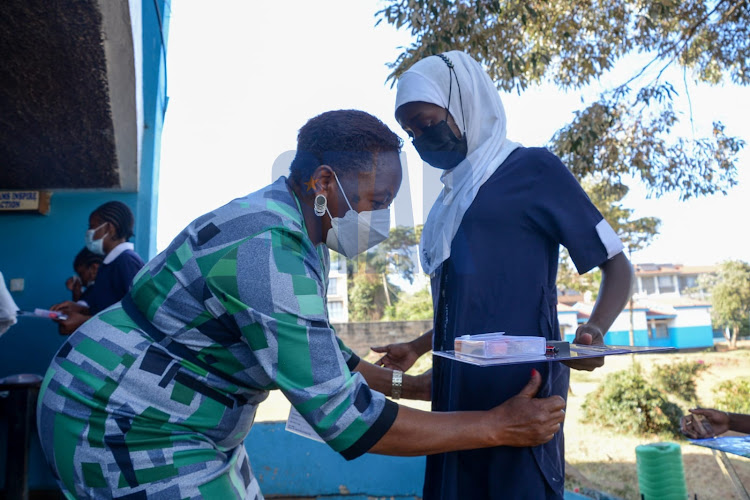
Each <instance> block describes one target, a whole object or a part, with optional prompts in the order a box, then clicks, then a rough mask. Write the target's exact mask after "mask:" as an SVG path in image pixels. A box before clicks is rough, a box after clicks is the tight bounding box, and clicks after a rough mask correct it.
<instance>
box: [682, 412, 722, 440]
mask: <svg viewBox="0 0 750 500" xmlns="http://www.w3.org/2000/svg"><path fill="white" fill-rule="evenodd" d="M689 411H690V415H685V416H684V417H682V418H681V419H680V431H682V433H683V434H685V435H686V436H687V437H689V438H690V439H706V438H712V437H716V436H718V435H719V434H724V433H725V432H727V431H728V430H729V415H728V414H727V413H726V412H723V411H719V410H709V409H707V408H695V409H690V410H689Z"/></svg>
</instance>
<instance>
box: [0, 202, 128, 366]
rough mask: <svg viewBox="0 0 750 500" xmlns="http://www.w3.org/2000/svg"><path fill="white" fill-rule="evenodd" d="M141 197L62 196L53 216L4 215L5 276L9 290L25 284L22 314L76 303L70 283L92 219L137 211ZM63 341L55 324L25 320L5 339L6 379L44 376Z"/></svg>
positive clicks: (1, 351) (0, 357)
mask: <svg viewBox="0 0 750 500" xmlns="http://www.w3.org/2000/svg"><path fill="white" fill-rule="evenodd" d="M136 198H137V195H136V194H135V193H101V192H99V193H76V192H56V193H54V194H53V195H52V200H51V204H50V206H51V209H50V213H49V215H26V214H17V215H5V214H4V215H0V231H2V233H0V234H2V235H3V244H2V245H0V271H2V273H3V275H4V277H5V279H6V285H8V284H9V283H8V282H9V281H10V279H11V278H23V279H24V280H25V289H24V291H23V292H20V293H17V292H14V293H12V296H13V299H14V300H15V301H16V304H18V307H20V308H21V309H24V310H26V309H34V308H35V307H41V308H48V307H50V306H51V305H52V304H55V303H58V302H62V301H63V300H70V292H69V291H68V289H67V288H65V280H66V279H67V278H68V277H70V276H72V275H73V273H74V272H73V259H74V257H75V255H76V254H77V253H78V252H79V251H80V250H81V248H83V246H84V235H85V233H86V230H87V229H88V219H89V214H90V213H91V212H92V211H93V210H94V209H95V208H96V207H98V206H99V205H101V204H102V203H104V202H106V201H109V200H119V201H122V202H124V203H127V204H128V205H129V206H130V207H131V209H135V206H136ZM62 341H63V337H61V336H60V335H59V334H58V333H57V325H56V324H54V323H53V322H52V321H49V320H46V319H38V318H19V319H18V324H16V325H15V326H13V327H11V328H10V330H8V332H6V333H5V335H3V336H2V337H0V377H4V376H6V375H10V374H14V373H39V374H44V372H45V371H46V370H47V366H48V365H49V362H50V360H51V359H52V356H53V355H54V353H55V352H56V351H57V349H58V348H59V347H60V344H61V343H62Z"/></svg>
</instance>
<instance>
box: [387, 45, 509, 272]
mask: <svg viewBox="0 0 750 500" xmlns="http://www.w3.org/2000/svg"><path fill="white" fill-rule="evenodd" d="M444 55H445V56H447V57H448V59H450V60H451V62H452V63H453V66H454V68H455V77H454V76H453V75H454V73H453V72H452V71H449V68H448V66H447V64H446V63H445V62H444V61H443V60H442V59H441V58H439V57H437V56H430V57H426V58H424V59H422V60H420V61H418V62H417V63H415V64H414V65H413V66H412V67H411V68H409V70H408V71H406V72H405V73H404V74H403V75H401V78H399V80H398V91H397V93H396V109H398V107H399V106H401V105H402V104H406V103H409V102H414V101H421V102H429V103H431V104H437V105H438V106H442V107H443V108H446V109H448V108H449V110H450V114H451V116H453V119H454V120H455V121H456V124H457V125H458V128H459V129H460V130H461V133H462V134H465V135H466V139H467V142H468V154H467V155H466V159H465V160H464V161H462V162H461V163H459V164H458V165H457V166H456V167H454V168H452V169H450V170H446V171H445V173H444V174H443V175H442V176H441V178H440V180H441V181H442V183H443V189H442V191H441V192H440V195H439V196H438V198H437V200H436V201H435V204H434V205H433V206H432V209H431V210H430V214H429V216H428V217H427V222H425V225H424V230H423V231H422V241H421V242H420V252H419V256H420V260H421V262H422V269H424V271H425V272H426V273H427V274H432V273H433V272H434V271H435V269H437V268H438V267H439V266H440V264H441V263H442V262H443V261H444V260H446V259H447V258H448V257H450V254H451V242H452V241H453V237H454V236H456V232H457V231H458V226H459V225H460V224H461V220H462V219H463V216H464V213H465V212H466V211H467V210H468V209H469V207H470V206H471V204H472V202H473V201H474V198H475V197H476V195H477V192H479V188H480V187H481V186H482V184H484V183H485V182H486V181H487V179H489V178H490V177H491V176H492V174H493V173H494V172H495V170H497V168H498V167H499V166H500V164H501V163H503V162H504V161H505V159H506V158H507V157H508V155H510V153H512V152H513V150H515V149H516V148H518V147H520V146H521V145H520V144H519V143H517V142H513V141H510V140H508V139H507V138H506V136H505V135H506V130H505V109H504V108H503V103H502V101H501V100H500V95H499V94H498V92H497V88H495V85H494V84H493V83H492V80H490V77H489V76H488V75H487V73H486V72H485V71H484V70H483V69H482V66H481V65H480V64H479V63H478V62H477V61H475V60H474V59H472V58H471V57H470V56H468V55H467V54H465V53H463V52H459V51H456V50H454V51H451V52H446V53H445V54H444ZM456 78H458V85H457V84H456ZM450 79H453V82H452V90H451V95H450V101H451V102H450V107H449V106H448V104H449V103H448V91H449V88H450V85H451V80H450ZM459 86H460V88H461V92H460V97H459V90H458V88H459ZM462 102H463V108H462V105H461V104H462ZM464 124H465V127H464Z"/></svg>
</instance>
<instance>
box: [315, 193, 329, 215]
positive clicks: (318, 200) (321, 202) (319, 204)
mask: <svg viewBox="0 0 750 500" xmlns="http://www.w3.org/2000/svg"><path fill="white" fill-rule="evenodd" d="M327 206H328V199H326V197H325V195H322V194H319V195H316V196H315V206H314V207H313V210H315V215H317V216H318V217H323V215H324V214H325V213H326V207H327Z"/></svg>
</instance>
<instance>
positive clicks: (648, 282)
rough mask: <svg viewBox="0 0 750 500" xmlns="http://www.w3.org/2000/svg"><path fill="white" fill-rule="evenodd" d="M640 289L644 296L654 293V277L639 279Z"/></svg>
mask: <svg viewBox="0 0 750 500" xmlns="http://www.w3.org/2000/svg"><path fill="white" fill-rule="evenodd" d="M641 289H642V290H643V291H644V292H645V293H646V295H651V294H654V293H656V282H655V281H654V277H653V276H646V277H643V278H641Z"/></svg>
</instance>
